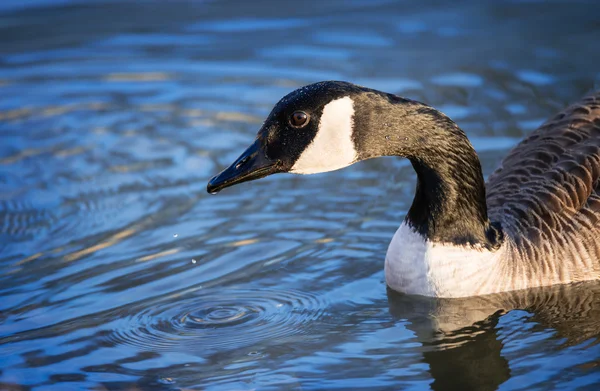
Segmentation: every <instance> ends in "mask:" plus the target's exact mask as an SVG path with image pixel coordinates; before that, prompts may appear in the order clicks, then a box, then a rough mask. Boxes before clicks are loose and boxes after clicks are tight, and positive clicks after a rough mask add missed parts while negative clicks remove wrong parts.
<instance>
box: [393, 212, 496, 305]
mask: <svg viewBox="0 0 600 391" xmlns="http://www.w3.org/2000/svg"><path fill="white" fill-rule="evenodd" d="M503 251H504V249H503V248H500V249H499V250H496V251H490V250H487V249H485V248H472V247H465V246H456V245H451V244H446V243H432V242H430V241H428V240H425V238H424V237H423V236H421V235H420V234H419V233H417V232H415V231H414V230H413V229H412V228H411V227H410V226H409V225H408V224H406V222H404V223H402V225H401V226H400V228H398V230H397V231H396V234H395V235H394V238H393V239H392V242H391V243H390V246H389V248H388V252H387V255H386V258H385V279H386V282H387V284H388V286H389V287H390V288H392V289H393V290H395V291H398V292H403V293H408V294H415V295H423V296H432V297H467V296H476V295H483V294H488V293H495V292H497V291H498V290H499V289H500V284H499V282H500V281H499V280H498V278H499V277H501V276H502V274H503V273H502V270H501V269H502V268H501V266H502V265H501V264H500V262H498V261H499V260H500V259H501V257H502V253H503Z"/></svg>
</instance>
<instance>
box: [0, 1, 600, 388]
mask: <svg viewBox="0 0 600 391" xmlns="http://www.w3.org/2000/svg"><path fill="white" fill-rule="evenodd" d="M594 7H596V4H595V2H584V1H582V2H577V6H574V5H573V3H572V2H566V1H565V2H559V1H557V2H552V3H547V4H546V3H545V4H543V5H542V4H539V3H536V2H505V3H489V4H480V2H476V1H472V2H462V3H460V4H458V5H453V6H449V5H448V4H446V3H444V2H437V1H428V2H425V3H423V2H421V3H419V4H416V3H415V4H409V3H407V4H404V3H398V2H387V1H378V2H371V1H360V0H359V1H353V2H341V1H334V2H316V1H310V2H308V3H303V5H302V6H299V4H297V3H285V2H276V1H272V2H271V1H266V2H259V3H255V2H230V1H220V2H210V1H206V2H169V3H168V4H167V3H166V2H140V3H135V2H134V3H130V2H103V1H94V2H80V1H68V0H43V1H41V0H40V1H38V0H36V1H35V2H28V3H27V4H25V3H23V2H14V1H5V2H3V3H2V5H0V36H1V37H2V39H1V40H2V45H0V93H1V95H2V99H0V135H1V140H2V142H1V143H0V189H1V191H0V388H1V389H5V388H6V389H19V390H20V389H36V390H37V389H40V390H41V389H43V390H67V389H98V390H113V389H132V390H133V389H165V390H172V389H209V390H232V389H260V390H263V389H303V390H306V389H333V388H337V389H351V388H360V389H427V388H433V389H436V390H446V389H478V390H487V389H496V388H498V387H500V388H502V389H527V390H529V389H551V388H559V389H576V388H580V389H596V388H598V387H600V371H598V367H599V361H598V357H600V350H599V348H598V346H599V345H598V344H597V340H598V336H599V335H600V331H599V326H600V315H599V314H598V311H599V310H600V298H599V294H600V285H599V284H597V283H588V284H579V285H574V286H567V287H557V288H548V289H542V290H534V291H529V292H516V293H510V294H504V295H494V296H489V297H481V298H472V299H464V300H432V299H426V298H419V297H411V296H403V295H399V294H395V293H393V292H386V287H385V284H384V283H383V257H384V254H385V250H386V248H387V244H388V242H389V240H390V239H391V236H392V235H393V233H394V231H395V229H396V228H397V226H398V224H399V222H400V221H401V220H402V218H403V216H404V213H405V211H406V210H407V207H408V206H409V205H410V202H411V200H412V195H413V191H414V175H413V173H412V168H411V167H410V165H409V164H408V163H407V162H406V161H402V160H399V159H393V158H385V159H378V160H373V161H367V162H364V163H361V164H358V165H356V166H353V167H350V168H348V169H345V170H342V171H339V172H333V173H327V174H323V175H318V176H311V177H296V176H291V175H281V176H275V177H274V178H268V179H264V180H261V181H258V182H255V183H252V184H248V185H242V186H240V187H238V188H233V189H230V190H228V191H225V192H223V193H222V194H220V195H219V196H218V197H210V196H208V195H207V194H205V184H206V181H207V179H208V178H209V176H210V175H211V174H213V173H214V172H216V171H218V170H219V169H220V168H222V167H223V166H224V165H226V164H228V163H229V162H230V161H232V160H233V159H234V158H235V157H237V155H238V153H239V151H240V150H241V149H242V148H243V147H245V146H246V145H247V144H248V142H249V140H251V139H252V138H253V137H254V134H255V132H256V130H257V128H258V127H259V126H260V123H261V122H262V119H263V118H264V117H265V116H266V115H267V114H268V112H269V111H270V109H271V107H272V105H273V104H274V103H275V102H276V101H277V100H278V99H279V98H280V97H281V96H283V95H284V94H286V93H287V92H289V91H290V90H292V89H294V88H296V87H298V86H301V85H304V84H308V83H311V82H315V81H318V80H323V79H343V80H348V81H353V82H356V83H360V84H364V85H368V86H370V87H373V88H378V89H382V90H386V91H389V92H394V93H398V94H402V95H405V96H408V97H411V98H414V99H418V100H422V101H426V102H429V103H431V104H432V105H434V106H436V107H439V108H441V109H442V110H443V111H445V112H446V113H447V114H448V115H450V116H451V117H453V118H455V119H456V120H457V121H458V123H459V124H460V125H461V126H462V127H463V128H464V129H465V130H466V131H467V132H468V134H469V136H470V137H471V139H472V140H473V144H474V145H475V147H476V149H477V150H478V151H479V153H480V155H481V158H482V164H483V167H484V171H485V172H486V174H489V173H490V172H491V170H493V169H494V168H495V166H496V165H497V164H498V162H499V161H500V159H501V158H502V156H503V155H504V154H505V153H506V152H507V150H508V149H509V148H510V147H511V146H512V145H514V144H515V143H516V142H518V140H519V139H520V138H521V137H522V136H523V135H524V134H527V133H528V132H529V131H531V130H532V129H534V128H535V127H536V126H538V125H539V124H540V123H541V122H542V121H544V120H545V119H546V118H548V117H550V116H551V115H552V114H553V113H554V112H555V111H556V110H558V109H560V108H561V107H562V106H564V105H565V104H566V103H568V102H570V101H573V100H575V99H577V98H578V97H580V96H582V95H583V94H584V93H585V92H586V91H588V90H589V89H591V88H593V87H594V83H596V87H599V86H600V84H599V83H598V81H599V80H600V72H599V70H598V66H597V61H593V59H594V58H595V56H597V44H596V41H597V39H596V36H597V32H598V27H597V18H596V16H595V15H596V13H594V12H592V10H593V8H594Z"/></svg>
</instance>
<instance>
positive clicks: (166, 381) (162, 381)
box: [158, 377, 175, 384]
mask: <svg viewBox="0 0 600 391" xmlns="http://www.w3.org/2000/svg"><path fill="white" fill-rule="evenodd" d="M158 382H159V383H160V384H175V380H173V378H170V377H161V378H160V379H158Z"/></svg>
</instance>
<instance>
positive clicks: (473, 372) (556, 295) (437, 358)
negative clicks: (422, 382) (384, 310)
mask: <svg viewBox="0 0 600 391" xmlns="http://www.w3.org/2000/svg"><path fill="white" fill-rule="evenodd" d="M388 303H389V310H390V313H391V315H392V316H393V317H394V318H396V319H402V320H407V321H408V325H407V328H408V329H409V330H411V331H412V332H414V333H415V336H416V337H417V339H418V341H419V342H420V343H421V344H422V350H423V361H424V362H425V363H427V364H428V366H429V372H430V374H431V376H432V377H433V379H434V381H433V383H431V388H432V389H434V390H495V389H497V388H498V387H499V386H500V385H501V384H502V383H504V382H506V381H507V380H508V379H510V377H511V365H510V362H509V360H508V359H507V358H506V357H505V356H504V355H503V348H504V344H503V341H502V338H500V337H499V334H498V331H499V330H500V329H499V327H498V323H499V320H500V318H501V317H502V316H504V315H505V314H508V313H509V312H511V311H515V310H523V311H526V312H527V313H528V314H530V315H531V317H530V318H529V320H528V322H533V323H534V324H538V325H539V326H541V327H544V328H551V329H553V330H554V331H555V333H554V335H553V336H552V338H554V339H561V340H562V345H563V346H565V345H566V346H572V345H577V344H580V343H582V342H584V341H587V340H590V339H592V340H594V339H598V337H599V336H600V283H598V282H588V283H580V284H572V285H561V286H554V287H546V288H536V289H531V290H524V291H513V292H505V293H500V294H493V295H486V296H479V297H470V298H461V299H435V298H427V297H421V296H409V295H403V294H399V293H397V292H394V291H392V290H391V289H388Z"/></svg>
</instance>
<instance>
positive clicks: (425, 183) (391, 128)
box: [355, 92, 502, 248]
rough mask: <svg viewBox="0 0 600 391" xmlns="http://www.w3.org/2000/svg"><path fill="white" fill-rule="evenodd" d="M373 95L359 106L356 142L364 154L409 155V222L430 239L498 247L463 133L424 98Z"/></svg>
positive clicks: (480, 176)
mask: <svg viewBox="0 0 600 391" xmlns="http://www.w3.org/2000/svg"><path fill="white" fill-rule="evenodd" d="M372 94H374V95H371V93H369V94H367V95H369V96H368V97H367V96H363V98H365V99H364V100H363V102H361V103H362V104H361V105H357V106H358V107H360V109H359V110H360V111H361V112H360V113H359V112H357V113H356V114H355V139H356V140H355V141H356V143H357V144H359V150H360V151H361V159H368V158H372V157H376V156H390V155H394V156H402V157H406V158H408V159H410V161H411V163H412V165H413V167H414V169H415V171H416V173H417V188H416V193H415V198H414V200H413V203H412V206H411V207H410V210H409V211H408V214H407V216H406V221H407V223H408V224H409V225H410V226H412V227H413V228H414V229H415V230H416V231H417V232H419V233H420V234H421V235H423V236H424V237H425V238H427V239H429V240H431V241H435V242H445V243H454V244H460V245H481V246H484V247H486V248H496V247H497V246H499V244H500V242H501V240H502V238H501V235H502V234H501V230H500V228H499V226H497V225H496V224H491V223H490V221H489V220H488V216H487V205H486V199H485V182H484V180H483V174H482V172H481V165H480V163H479V159H478V157H477V154H476V153H475V150H474V149H473V146H472V145H471V143H470V142H469V140H468V139H467V136H466V135H465V133H464V132H463V131H462V130H461V129H460V128H459V127H458V126H457V125H456V124H455V123H454V122H453V121H452V120H451V119H450V118H448V117H446V116H445V115H444V114H442V113H440V112H439V111H437V110H435V109H433V108H431V107H429V106H427V105H424V104H423V103H420V102H415V101H410V100H406V99H402V98H399V97H396V96H394V95H388V94H381V93H378V92H372Z"/></svg>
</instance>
